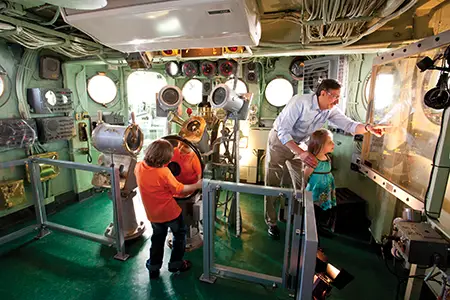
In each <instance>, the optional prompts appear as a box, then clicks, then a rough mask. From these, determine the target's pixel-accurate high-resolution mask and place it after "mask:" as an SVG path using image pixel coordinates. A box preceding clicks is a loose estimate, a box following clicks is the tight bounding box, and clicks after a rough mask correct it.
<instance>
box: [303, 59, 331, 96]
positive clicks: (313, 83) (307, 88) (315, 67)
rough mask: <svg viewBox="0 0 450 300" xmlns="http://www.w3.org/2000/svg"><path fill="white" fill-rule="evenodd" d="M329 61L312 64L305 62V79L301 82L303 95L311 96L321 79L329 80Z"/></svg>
mask: <svg viewBox="0 0 450 300" xmlns="http://www.w3.org/2000/svg"><path fill="white" fill-rule="evenodd" d="M330 65H331V62H330V60H322V61H317V62H313V63H308V61H306V62H305V69H304V70H305V71H304V72H305V73H304V74H305V79H304V81H303V93H304V94H312V93H314V92H315V91H316V89H317V87H318V86H319V84H320V82H322V80H323V79H327V78H330Z"/></svg>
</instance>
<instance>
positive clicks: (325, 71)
mask: <svg viewBox="0 0 450 300" xmlns="http://www.w3.org/2000/svg"><path fill="white" fill-rule="evenodd" d="M304 70H305V77H304V81H303V93H304V94H313V93H315V92H316V90H317V87H318V86H319V84H320V82H322V80H324V79H327V78H331V79H336V80H337V81H339V82H340V83H341V85H342V87H341V95H342V97H341V99H340V101H339V104H338V107H339V108H340V109H341V110H342V111H343V112H345V102H346V101H345V98H344V95H345V94H346V91H345V84H343V83H345V81H346V73H347V70H348V63H347V60H346V59H345V57H344V56H325V57H320V58H316V59H310V60H307V61H305V66H304Z"/></svg>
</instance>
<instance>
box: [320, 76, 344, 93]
mask: <svg viewBox="0 0 450 300" xmlns="http://www.w3.org/2000/svg"><path fill="white" fill-rule="evenodd" d="M340 88H341V84H340V83H339V82H338V81H337V80H334V79H324V80H322V82H321V83H320V84H319V86H318V87H317V91H316V95H317V97H319V96H320V93H321V92H322V91H327V92H328V91H329V90H339V89H340Z"/></svg>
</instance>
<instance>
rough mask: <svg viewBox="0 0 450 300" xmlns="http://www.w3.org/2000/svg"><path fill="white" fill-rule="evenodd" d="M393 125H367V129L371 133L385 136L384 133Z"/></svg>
mask: <svg viewBox="0 0 450 300" xmlns="http://www.w3.org/2000/svg"><path fill="white" fill-rule="evenodd" d="M391 127H392V126H390V125H382V124H380V125H373V126H372V125H367V126H366V129H367V131H368V132H370V133H371V134H373V135H375V136H377V137H381V136H383V134H385V133H386V129H389V128H391Z"/></svg>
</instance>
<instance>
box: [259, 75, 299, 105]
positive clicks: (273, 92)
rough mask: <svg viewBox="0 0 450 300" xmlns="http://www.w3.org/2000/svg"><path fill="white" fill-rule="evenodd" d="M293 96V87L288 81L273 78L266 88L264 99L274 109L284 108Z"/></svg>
mask: <svg viewBox="0 0 450 300" xmlns="http://www.w3.org/2000/svg"><path fill="white" fill-rule="evenodd" d="M293 95H294V87H293V86H292V84H291V83H290V82H289V80H287V79H284V78H275V79H273V80H271V81H270V82H269V84H268V85H267V87H266V99H267V102H269V104H271V105H273V106H275V107H282V106H285V105H286V104H287V103H288V102H289V100H291V98H292V96H293Z"/></svg>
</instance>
